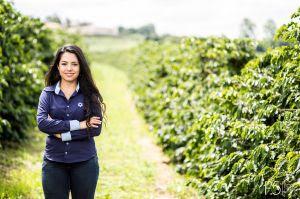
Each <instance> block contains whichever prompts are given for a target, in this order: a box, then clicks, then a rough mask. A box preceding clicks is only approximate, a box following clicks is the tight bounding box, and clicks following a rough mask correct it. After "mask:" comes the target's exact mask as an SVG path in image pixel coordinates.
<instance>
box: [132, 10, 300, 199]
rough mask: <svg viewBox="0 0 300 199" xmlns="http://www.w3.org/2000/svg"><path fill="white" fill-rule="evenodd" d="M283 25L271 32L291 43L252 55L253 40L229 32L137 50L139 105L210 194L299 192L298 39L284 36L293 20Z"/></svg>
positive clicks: (290, 33) (293, 28)
mask: <svg viewBox="0 0 300 199" xmlns="http://www.w3.org/2000/svg"><path fill="white" fill-rule="evenodd" d="M298 13H299V11H298ZM293 17H294V18H293V19H298V18H297V17H299V14H298V15H297V14H294V15H293ZM284 27H286V28H280V29H279V31H278V33H277V37H278V38H281V39H283V41H286V42H291V41H293V42H294V44H293V45H289V46H282V47H277V48H275V49H270V50H269V51H267V52H266V53H265V54H263V55H261V56H260V57H256V56H255V54H254V53H255V49H254V45H253V43H252V41H251V40H245V39H242V40H230V39H227V38H207V39H197V38H186V39H183V40H182V42H181V43H180V44H172V43H169V44H158V43H157V42H146V43H144V44H143V45H142V46H140V48H138V51H136V55H137V58H136V63H135V67H134V69H133V70H132V71H131V74H132V75H131V79H132V87H133V89H134V90H135V91H136V93H137V98H136V103H137V106H138V108H139V109H140V110H141V111H142V112H143V114H144V116H145V118H146V120H147V122H148V123H149V124H150V128H151V129H152V130H153V131H155V132H156V133H157V135H158V137H159V140H160V143H161V144H162V146H163V148H164V150H166V151H168V153H170V154H171V157H172V160H173V161H174V162H175V163H176V164H177V168H178V171H179V172H182V173H186V174H188V175H192V176H195V177H197V180H195V181H193V182H191V183H192V184H193V185H194V186H196V187H197V188H198V190H199V193H201V194H203V195H205V196H207V197H208V198H262V197H267V198H268V197H275V194H279V195H280V196H281V197H286V198H297V197H299V195H300V192H299V190H300V189H299V182H297V180H298V179H299V178H300V161H299V159H300V154H299V150H300V148H299V147H300V137H299V119H300V92H299V91H300V88H299V85H300V76H299V74H300V67H299V66H300V56H299V54H300V46H299V42H298V43H297V42H296V41H295V40H292V38H295V35H297V34H298V32H299V30H300V28H299V27H300V26H299V23H296V22H295V21H293V22H292V23H289V24H288V25H286V26H284ZM296 38H297V37H296ZM298 41H299V40H298Z"/></svg>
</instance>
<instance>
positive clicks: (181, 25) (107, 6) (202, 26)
mask: <svg viewBox="0 0 300 199" xmlns="http://www.w3.org/2000/svg"><path fill="white" fill-rule="evenodd" d="M10 1H12V2H14V5H15V8H16V9H17V10H19V11H21V12H22V13H23V14H26V15H30V16H34V17H40V18H42V19H43V18H45V16H47V15H53V14H57V15H58V16H60V17H61V18H62V19H64V18H66V17H67V18H70V19H71V20H75V21H81V22H83V21H86V22H92V23H93V24H95V25H97V26H99V27H111V28H112V27H117V26H120V25H122V26H124V27H139V26H142V25H145V24H147V23H153V24H154V25H155V27H156V31H157V32H158V33H159V34H163V33H170V34H175V35H195V36H208V35H217V36H220V35H222V34H224V35H226V36H228V37H238V36H239V34H240V24H241V21H242V20H243V18H245V17H247V18H249V19H250V20H251V21H253V22H254V23H255V24H256V26H257V28H256V35H257V37H259V38H261V37H262V36H263V25H264V23H265V22H266V21H267V20H268V19H273V20H274V21H275V22H276V25H277V27H279V26H280V25H282V24H283V23H286V22H288V21H289V18H290V15H291V14H292V13H293V12H294V11H296V10H297V8H298V7H300V1H299V0H26V1H25V0H10Z"/></svg>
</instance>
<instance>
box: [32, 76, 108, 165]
mask: <svg viewBox="0 0 300 199" xmlns="http://www.w3.org/2000/svg"><path fill="white" fill-rule="evenodd" d="M84 115H85V113H84V96H83V93H82V92H81V90H80V87H79V82H78V84H77V88H76V91H75V92H74V93H73V94H72V96H71V97H70V98H69V100H68V99H67V98H66V97H65V95H64V93H63V92H62V91H61V89H60V81H59V82H57V83H56V84H55V85H52V86H48V87H45V88H44V89H43V91H42V93H41V95H40V98H39V104H38V110H37V123H38V128H39V130H40V131H42V132H44V133H46V134H48V136H47V138H46V148H45V151H44V158H46V159H48V160H51V161H56V162H65V163H73V162H81V161H85V160H88V159H90V158H92V157H94V156H96V155H97V151H96V147H95V141H94V136H98V135H100V133H101V129H102V123H101V124H98V128H91V129H90V132H89V134H90V137H89V134H88V132H87V129H80V125H79V122H80V121H83V120H84ZM93 116H98V117H100V120H101V121H102V114H101V112H100V113H99V114H98V115H93ZM57 133H61V136H62V138H61V139H60V138H57V137H55V136H54V134H57Z"/></svg>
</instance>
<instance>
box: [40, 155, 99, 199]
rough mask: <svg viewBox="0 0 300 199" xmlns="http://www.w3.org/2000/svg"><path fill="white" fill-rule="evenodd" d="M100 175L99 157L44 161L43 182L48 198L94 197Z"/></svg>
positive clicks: (81, 198) (79, 198)
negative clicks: (81, 160)
mask: <svg viewBox="0 0 300 199" xmlns="http://www.w3.org/2000/svg"><path fill="white" fill-rule="evenodd" d="M98 176H99V164H98V157H97V156H95V157H93V158H92V159H90V160H87V161H84V162H78V163H59V162H53V161H49V160H44V161H43V166H42V184H43V191H44V196H45V198H46V199H67V198H69V192H70V191H71V194H72V199H83V198H84V199H93V198H94V195H95V189H96V186H97V181H98Z"/></svg>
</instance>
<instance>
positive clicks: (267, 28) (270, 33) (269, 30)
mask: <svg viewBox="0 0 300 199" xmlns="http://www.w3.org/2000/svg"><path fill="white" fill-rule="evenodd" d="M276 29H277V28H276V23H275V21H274V20H272V19H269V20H268V21H267V22H266V23H265V25H264V33H265V38H266V39H271V40H273V38H274V35H275V32H276Z"/></svg>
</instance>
